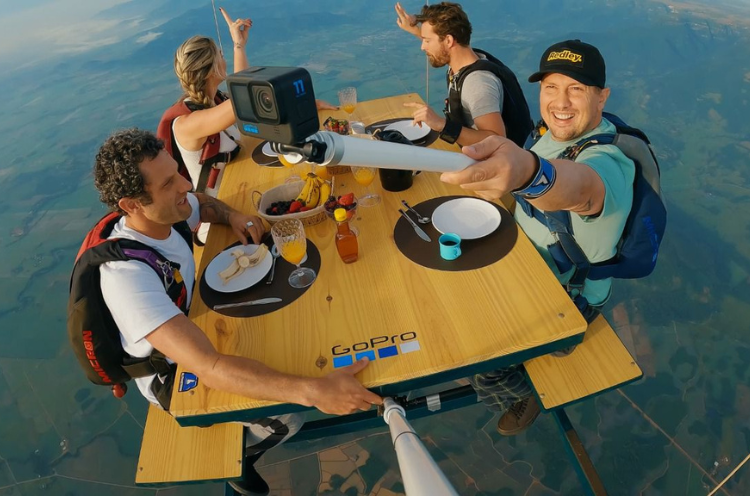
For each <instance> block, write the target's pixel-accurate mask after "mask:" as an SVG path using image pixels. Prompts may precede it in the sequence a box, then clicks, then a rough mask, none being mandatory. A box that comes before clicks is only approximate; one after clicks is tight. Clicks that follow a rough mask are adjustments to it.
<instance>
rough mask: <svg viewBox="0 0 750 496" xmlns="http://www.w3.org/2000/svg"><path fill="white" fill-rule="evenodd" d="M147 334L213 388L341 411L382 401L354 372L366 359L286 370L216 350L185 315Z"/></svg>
mask: <svg viewBox="0 0 750 496" xmlns="http://www.w3.org/2000/svg"><path fill="white" fill-rule="evenodd" d="M146 339H147V340H148V342H149V343H151V345H152V346H154V348H156V349H157V350H159V351H161V352H162V353H164V354H165V355H166V356H168V357H169V358H171V359H172V360H174V361H175V362H177V363H179V364H181V365H182V366H183V367H185V368H187V369H188V370H190V371H191V372H193V373H195V374H196V375H197V376H198V377H199V378H200V379H201V380H202V381H203V383H204V384H205V385H206V386H208V387H210V388H213V389H218V390H221V391H227V392H230V393H233V394H239V395H242V396H246V397H249V398H256V399H263V400H270V401H281V402H290V403H297V404H300V405H304V406H314V407H316V408H317V409H319V410H320V411H322V412H324V413H329V414H337V415H343V414H348V413H353V412H355V411H357V410H368V409H369V408H370V406H371V405H379V404H381V403H382V399H381V398H380V397H379V396H378V395H376V394H375V393H373V392H371V391H368V390H367V389H365V388H364V387H362V385H361V384H360V383H359V381H358V380H357V379H356V378H355V377H354V375H355V374H357V373H358V372H359V371H361V370H362V369H364V368H365V367H366V366H367V360H360V361H359V362H357V363H355V364H353V365H350V366H349V367H345V368H341V369H339V370H337V371H335V372H332V373H330V374H328V375H326V376H324V377H321V378H310V377H300V376H294V375H289V374H284V373H281V372H279V371H276V370H274V369H272V368H270V367H267V366H266V365H264V364H262V363H261V362H258V361H256V360H251V359H249V358H243V357H239V356H232V355H224V354H222V353H219V352H217V351H216V349H215V348H214V347H213V345H212V344H211V342H210V341H209V340H208V338H207V337H206V335H205V334H204V333H203V331H201V330H200V328H199V327H197V326H196V325H195V324H193V322H191V321H190V319H188V318H187V317H186V316H185V315H182V314H180V315H177V316H175V317H173V318H172V319H170V320H168V321H167V322H165V323H164V324H162V325H161V326H159V327H158V328H156V330H154V331H153V332H152V333H150V334H149V335H148V336H146Z"/></svg>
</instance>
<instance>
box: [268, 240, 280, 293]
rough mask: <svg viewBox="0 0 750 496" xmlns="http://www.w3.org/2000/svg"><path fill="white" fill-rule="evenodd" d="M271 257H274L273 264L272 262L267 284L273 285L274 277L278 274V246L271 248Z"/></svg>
mask: <svg viewBox="0 0 750 496" xmlns="http://www.w3.org/2000/svg"><path fill="white" fill-rule="evenodd" d="M271 256H272V257H273V262H271V273H270V274H269V275H268V280H267V281H266V284H271V283H272V282H273V275H274V273H275V272H276V259H277V258H279V250H278V249H276V245H273V247H272V248H271Z"/></svg>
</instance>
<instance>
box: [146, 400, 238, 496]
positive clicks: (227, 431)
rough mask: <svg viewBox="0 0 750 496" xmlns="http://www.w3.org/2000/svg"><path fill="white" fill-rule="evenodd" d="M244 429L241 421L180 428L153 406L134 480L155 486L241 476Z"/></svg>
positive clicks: (150, 409)
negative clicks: (239, 422)
mask: <svg viewBox="0 0 750 496" xmlns="http://www.w3.org/2000/svg"><path fill="white" fill-rule="evenodd" d="M243 428H244V427H243V425H242V424H238V423H227V424H216V425H213V426H211V427H180V425H179V424H178V423H177V421H176V420H175V419H174V418H172V416H171V415H169V413H167V412H165V411H164V410H162V409H160V408H158V407H156V406H154V405H151V407H150V408H149V410H148V417H147V418H146V427H145V429H144V430H143V442H142V443H141V454H140V457H139V458H138V470H137V472H136V477H135V483H136V484H137V485H144V486H155V485H162V484H180V483H188V482H212V481H222V480H230V479H238V478H240V477H241V476H242V463H243V455H244V437H243Z"/></svg>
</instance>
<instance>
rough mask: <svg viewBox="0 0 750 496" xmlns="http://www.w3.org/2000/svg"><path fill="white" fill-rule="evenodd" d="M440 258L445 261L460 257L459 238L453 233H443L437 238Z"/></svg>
mask: <svg viewBox="0 0 750 496" xmlns="http://www.w3.org/2000/svg"><path fill="white" fill-rule="evenodd" d="M438 243H440V256H441V257H443V258H444V259H445V260H455V259H457V258H458V257H459V256H461V237H460V236H459V235H458V234H455V233H445V234H443V235H441V236H440V237H439V238H438Z"/></svg>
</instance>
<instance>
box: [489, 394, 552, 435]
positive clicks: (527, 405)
mask: <svg viewBox="0 0 750 496" xmlns="http://www.w3.org/2000/svg"><path fill="white" fill-rule="evenodd" d="M541 411H542V409H541V407H540V406H539V402H538V401H537V399H536V397H534V396H529V397H528V398H526V399H525V400H522V401H519V402H518V403H515V404H513V406H511V407H510V409H508V411H507V412H505V413H504V414H503V416H502V417H500V420H498V422H497V432H499V433H500V434H502V435H503V436H515V435H516V434H518V433H519V432H521V431H524V430H526V429H527V428H528V427H529V426H530V425H531V424H533V423H534V421H535V420H536V418H537V417H538V416H539V413H541Z"/></svg>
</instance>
